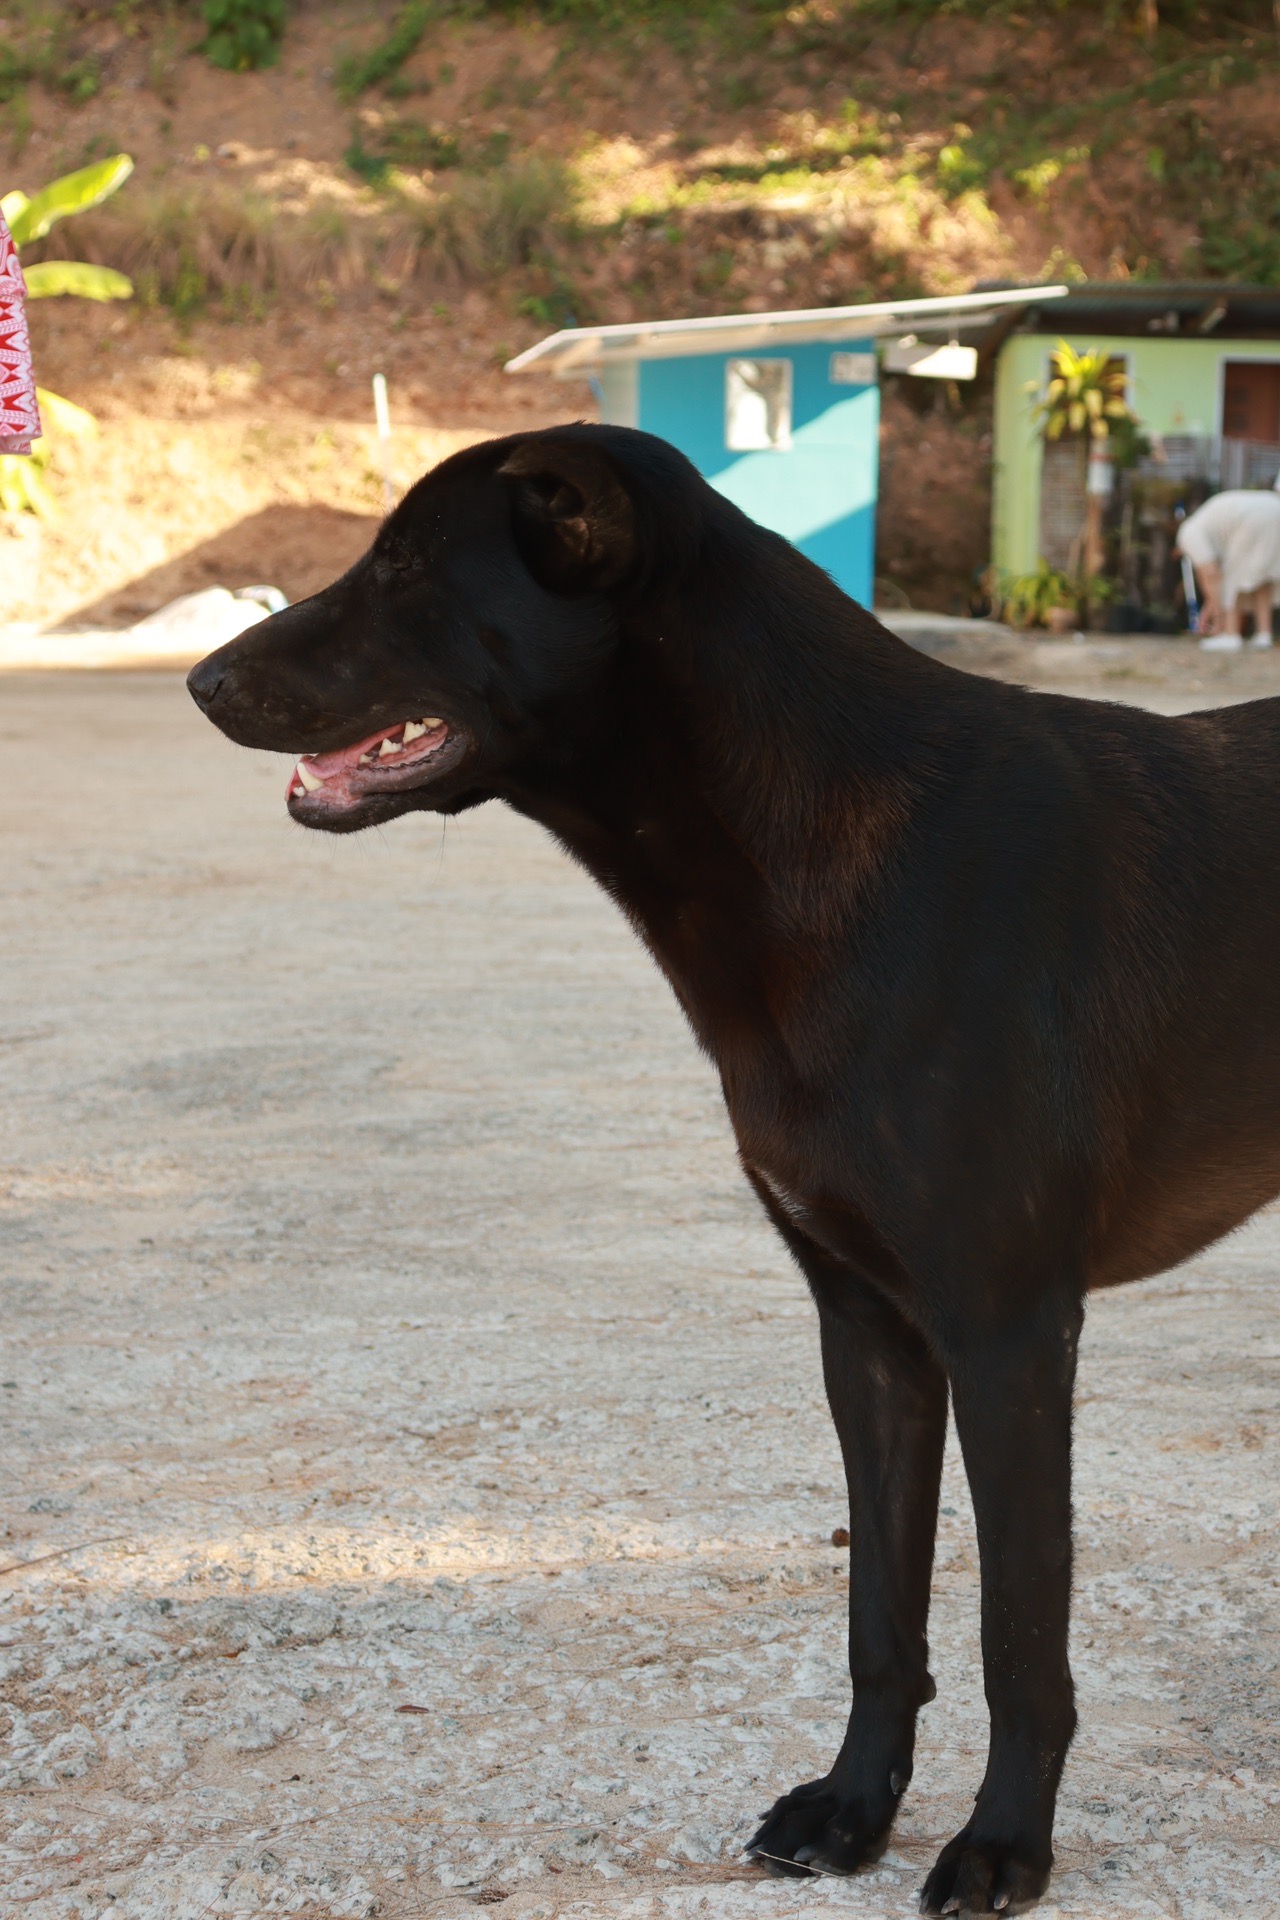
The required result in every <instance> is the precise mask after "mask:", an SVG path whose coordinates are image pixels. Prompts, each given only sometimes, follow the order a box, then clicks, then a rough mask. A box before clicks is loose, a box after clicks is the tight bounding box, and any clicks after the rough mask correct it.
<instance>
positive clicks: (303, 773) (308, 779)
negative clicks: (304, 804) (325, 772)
mask: <svg viewBox="0 0 1280 1920" xmlns="http://www.w3.org/2000/svg"><path fill="white" fill-rule="evenodd" d="M294 771H295V772H296V773H297V776H298V778H299V780H301V782H302V784H303V786H304V787H305V788H306V790H307V792H308V793H314V792H315V790H316V788H317V787H322V786H323V785H324V781H323V780H317V778H316V776H315V774H314V773H312V772H311V770H310V768H309V767H305V766H304V765H303V763H302V761H301V760H299V762H298V764H297V767H296V768H295V769H294Z"/></svg>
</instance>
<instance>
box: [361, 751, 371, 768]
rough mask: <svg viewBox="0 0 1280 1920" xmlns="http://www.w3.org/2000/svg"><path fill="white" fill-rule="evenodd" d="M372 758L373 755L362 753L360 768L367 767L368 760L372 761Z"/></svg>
mask: <svg viewBox="0 0 1280 1920" xmlns="http://www.w3.org/2000/svg"><path fill="white" fill-rule="evenodd" d="M372 758H373V755H372V754H371V753H362V754H361V755H360V765H361V766H362V767H367V766H368V764H369V762H370V760H372Z"/></svg>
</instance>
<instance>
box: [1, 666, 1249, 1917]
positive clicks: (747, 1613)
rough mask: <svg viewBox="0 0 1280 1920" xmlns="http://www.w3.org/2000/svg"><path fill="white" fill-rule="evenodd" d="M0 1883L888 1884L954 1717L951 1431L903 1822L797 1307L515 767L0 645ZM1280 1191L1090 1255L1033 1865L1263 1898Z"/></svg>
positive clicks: (971, 1599) (970, 1709)
mask: <svg viewBox="0 0 1280 1920" xmlns="http://www.w3.org/2000/svg"><path fill="white" fill-rule="evenodd" d="M0 691H2V695H3V722H2V723H0V725H2V729H3V732H4V734H5V736H6V739H5V765H6V773H7V780H6V834H5V866H4V879H5V889H6V912H5V935H4V948H5V989H6V990H5V996H4V1001H3V1007H2V1009H0V1073H3V1076H4V1095H3V1103H2V1104H0V1128H2V1129H3V1144H2V1146H0V1160H2V1161H3V1170H2V1175H0V1218H2V1224H3V1229H4V1236H5V1238H4V1270H3V1278H4V1323H3V1356H2V1358H0V1381H2V1384H0V1402H2V1403H3V1416H2V1417H3V1420H4V1422H5V1437H4V1442H3V1449H4V1450H3V1456H2V1457H3V1460H4V1463H5V1465H4V1474H3V1482H2V1487H0V1491H2V1494H3V1505H2V1515H3V1524H4V1528H5V1532H4V1539H3V1542H0V1575H2V1577H0V1675H2V1676H3V1688H2V1692H0V1700H2V1702H3V1705H2V1706H0V1740H2V1745H0V1782H2V1784H3V1794H2V1795H0V1822H3V1840H4V1852H3V1862H4V1864H3V1882H2V1883H0V1884H3V1887H4V1894H3V1896H2V1898H0V1906H2V1907H3V1910H4V1911H5V1912H6V1913H13V1914H14V1915H18V1914H21V1915H23V1916H29V1917H30V1920H72V1917H73V1916H74V1920H87V1917H88V1916H97V1915H101V1914H104V1913H107V1912H108V1911H109V1912H111V1913H112V1914H113V1915H115V1916H119V1917H120V1920H221V1916H233V1915H238V1916H246V1915H258V1914H262V1915H267V1914H277V1913H279V1914H285V1913H287V1914H298V1915H303V1916H329V1915H332V1916H366V1915H373V1914H379V1915H383V1916H386V1917H387V1920H400V1917H401V1916H404V1917H405V1920H412V1917H413V1916H417V1915H422V1914H428V1913H429V1914H433V1915H435V1914H461V1913H463V1912H465V1911H468V1910H470V1908H471V1907H472V1906H474V1905H476V1904H480V1905H492V1906H495V1907H501V1909H502V1911H503V1913H504V1914H507V1915H510V1916H513V1920H553V1917H554V1916H565V1920H605V1917H606V1916H607V1920H704V1917H705V1920H750V1917H753V1916H764V1917H766V1920H784V1917H785V1920H791V1916H797V1915H801V1914H812V1913H815V1912H822V1913H825V1912H827V1911H831V1912H835V1913H838V1914H841V1915H848V1916H850V1917H851V1920H861V1917H862V1916H889V1915H899V1914H903V1915H905V1914H909V1913H912V1912H914V1910H915V1898H916V1890H917V1889H918V1887H919V1885H920V1883H921V1881H922V1879H923V1877H924V1873H925V1871H926V1870H927V1867H928V1865H929V1864H930V1862H931V1861H932V1858H933V1856H934V1854H935V1853H936V1851H937V1849H938V1847H939V1846H940V1845H941V1844H942V1843H943V1841H944V1840H946V1839H947V1838H948V1837H949V1836H950V1834H951V1833H952V1832H953V1831H955V1829H956V1828H957V1827H958V1826H959V1825H960V1824H961V1823H962V1822H963V1820H964V1818H965V1816H966V1813H967V1810H968V1807H969V1805H970V1804H971V1801H972V1795H973V1793H974V1791H975V1789H976V1787H977V1785H978V1781H979V1778H980V1775H981V1770H982V1760H983V1749H984V1723H983V1715H982V1688H981V1677H980V1672H979V1667H978V1659H977V1587H976V1564H975V1552H974V1546H973V1536H972V1520H971V1513H970V1508H969V1503H968V1499H967V1495H966V1491H965V1488H964V1483H963V1479H962V1476H961V1474H960V1473H959V1471H958V1468H957V1464H956V1460H955V1456H954V1452H953V1453H952V1455H951V1456H950V1457H949V1460H948V1466H947V1477H946V1486H945V1492H944V1499H943V1518H942V1525H941V1537H940V1545H939V1553H938V1567H937V1576H936V1581H935V1589H936V1598H935V1610H934V1622H933V1639H934V1647H935V1653H934V1670H935V1672H936V1674H937V1678H938V1686H939V1692H938V1699H937V1702H936V1703H935V1704H934V1705H933V1706H931V1707H929V1708H928V1709H927V1710H926V1712H925V1714H924V1716H923V1719H922V1737H921V1743H920V1750H919V1754H918V1759H917V1771H916V1778H915V1781H914V1782H913V1785H912V1787H911V1789H910V1792H909V1794H908V1796H907V1799H906V1802H905V1805H904V1810H903V1816H902V1822H901V1825H900V1828H899V1830H898V1833H897V1836H896V1838H895V1841H894V1844H893V1846H892V1848H891V1849H890V1851H889V1853H888V1854H887V1855H886V1857H885V1858H884V1860H883V1861H882V1862H881V1863H880V1864H879V1865H878V1866H877V1867H876V1868H874V1869H873V1870H872V1871H871V1872H869V1873H867V1874H865V1875H862V1876H860V1877H858V1878H857V1879H855V1880H852V1881H832V1880H823V1881H818V1882H807V1883H796V1882H782V1881H777V1880H771V1879H769V1878H767V1877H766V1876H764V1875H763V1874H761V1873H759V1872H758V1871H757V1870H755V1869H752V1868H749V1867H747V1866H745V1865H744V1864H743V1862H742V1860H741V1857H740V1848H741V1845H742V1842H743V1840H744V1839H745V1838H746V1836H747V1835H748V1833H749V1832H750V1830H751V1828H752V1825H753V1823H754V1820H755V1818H756V1816H757V1815H758V1814H759V1813H760V1812H761V1811H762V1810H763V1809H764V1808H765V1807H766V1806H767V1805H768V1804H769V1802H770V1801H771V1799H772V1798H773V1797H774V1795H775V1794H776V1793H778V1792H779V1791H781V1790H783V1789H785V1788H786V1787H788V1786H790V1785H792V1784H794V1783H795V1782H796V1781H798V1780H800V1779H803V1778H807V1777H810V1776H812V1775H813V1774H815V1773H816V1772H819V1771H821V1770H822V1769H823V1768H824V1767H825V1765H826V1763H827V1761H828V1760H829V1758H830V1757H831V1755H832V1753H833V1752H834V1749H835V1746H836V1744H837V1741H838V1738H839V1734H840V1730H841V1726H842V1721H843V1715H844V1711H845V1692H846V1684H847V1682H846V1679H845V1675H844V1655H843V1642H844V1631H845V1628H844V1592H843V1589H844V1580H845V1574H846V1563H847V1554H845V1553H843V1552H841V1551H839V1550H837V1549H834V1548H832V1547H831V1546H830V1544H829V1540H830V1535H831V1531H832V1528H833V1527H835V1526H838V1525H841V1524H843V1522H844V1519H845V1514H844V1505H843V1495H842V1489H841V1484H840V1478H839V1467H838V1455H837V1449H836V1444H835V1439H834V1435H833V1433H832V1431H831V1428H830V1425H829V1421H828V1418H827V1415H826V1412H825V1409H824V1406H823V1400H822V1392H821V1386H820V1380H819V1369H818V1358H817V1344H816V1330H815V1325H814V1317H813V1314H812V1312H811V1310H810V1308H809V1305H808V1303H807V1300H806V1296H805V1292H804V1288H803V1285H802V1283H801V1281H800V1279H799V1277H798V1276H797V1275H796V1274H795V1273H794V1272H793V1271H792V1270H791V1269H790V1267H789V1265H788V1263H787V1261H786V1259H785V1257H784V1256H783V1254H782V1252H781V1249H780V1248H779V1246H778V1245H777V1243H776V1242H775V1240H774V1239H773V1237H772V1235H771V1233H770V1231H769V1230H768V1228H767V1227H766V1225H765V1224H764V1222H763V1220H762V1219H761V1218H760V1216H759V1215H758V1213H757V1211H756V1208H755V1204H754V1202H753V1201H752V1200H751V1198H750V1197H749V1195H748V1193H747V1191H746V1189H745V1187H744V1184H743V1182H742V1180H741V1178H740V1176H739V1174H738V1172H737V1169H736V1165H735V1161H734V1157H733V1152H732V1145H731V1141H730V1138H729V1134H728V1129H727V1126H726V1123H725V1120H724V1118H723V1115H722V1113H721V1109H720V1105H719V1100H718V1095H717V1090H716V1086H715V1082H714V1077H713V1075H712V1073H711V1072H710V1070H709V1069H708V1067H707V1065H706V1064H705V1062H703V1061H701V1060H700V1058H699V1057H698V1055H697V1054H696V1052H695V1050H694V1048H693V1045H692V1042H691V1041H690V1039H689V1037H688V1035H687V1033H686V1032H685V1030H684V1028H683V1025H682V1023H681V1020H680V1018H679V1016H678V1014H677V1012H676V1010H675V1008H674V1005H673V1003H672V1001H671V998H670V996H669V994H668V993H667V990H666V989H665V987H664V986H663V984H662V983H661V981H660V980H659V978H658V977H657V975H656V974H655V972H654V970H653V969H652V967H651V965H650V963H649V961H648V960H647V959H646V958H645V956H644V955H643V954H642V953H641V951H640V950H639V948H638V947H637V946H636V944H635V942H634V941H633V940H632V938H631V936H630V935H629V933H628V932H627V931H626V929H625V928H624V926H623V925H622V923H621V921H620V920H619V918H618V917H617V915H616V914H615V913H614V911H613V910H612V908H611V907H610V906H609V905H608V903H607V902H606V901H605V899H604V898H603V896H602V895H600V894H599V893H598V892H597V891H596V890H595V889H594V888H593V887H592V886H591V884H590V883H589V882H588V881H587V880H586V879H585V878H583V877H582V876H581V875H580V874H578V873H577V872H575V871H574V870H573V869H572V868H571V867H570V866H569V865H568V864H567V863H566V862H565V861H564V860H563V859H562V858H561V857H560V856H559V854H558V853H557V852H556V851H555V850H554V849H553V847H552V846H551V845H550V844H549V842H548V841H547V840H546V839H545V838H544V837H543V836H542V835H541V834H540V833H538V832H537V831H536V830H534V829H533V828H531V827H529V826H528V825H526V824H524V823H522V822H520V821H518V820H516V819H515V818H514V817H512V816H511V815H508V814H505V813H503V812H501V811H499V810H498V809H496V808H488V809H485V810H484V811H482V812H480V813H477V814H473V815H470V816H468V817H466V818H464V819H460V820H458V821H454V822H451V823H450V824H449V825H448V826H447V828H443V829H442V827H441V825H440V823H439V822H436V821H431V820H427V819H417V820H413V821H409V822H405V823H401V824H400V825H397V826H395V827H393V828H391V829H389V830H388V831H387V832H386V833H385V834H382V835H373V836H365V837H362V838H360V839H358V840H356V841H343V842H334V841H329V840H323V839H321V838H319V837H317V836H308V835H307V834H305V833H304V832H302V831H301V830H299V829H297V828H294V827H291V826H290V825H289V823H288V822H287V820H286V818H285V815H284V807H283V794H284V788H285V782H286V777H287V767H285V766H284V765H283V764H277V763H275V762H270V763H268V762H267V761H265V760H264V759H263V757H261V756H252V755H248V754H245V753H241V752H237V751H236V750H235V749H233V748H232V747H230V746H229V745H227V744H226V743H225V742H224V741H222V740H220V739H219V738H218V736H217V735H216V734H215V733H214V732H213V730H212V729H211V728H209V727H208V726H207V724H206V723H204V722H203V721H202V720H201V719H200V717H199V716H198V714H197V713H196V712H195V709H194V708H193V707H191V706H190V705H189V703H188V702H187V700H186V696H185V694H184V692H183V689H182V685H181V682H180V680H179V679H178V678H177V677H176V676H172V675H154V676H127V675H114V676H112V675H102V676H62V677H58V676H53V675H50V676H44V677H41V676H34V675H33V676H21V675H13V676H10V677H8V678H7V679H6V680H5V681H4V683H3V687H2V689H0ZM1278 1256H1280V1214H1277V1213H1276V1212H1274V1211H1272V1212H1268V1213H1267V1214H1266V1215H1264V1216H1262V1217H1261V1218H1260V1219H1259V1220H1258V1221H1256V1222H1255V1223H1254V1224H1253V1225H1252V1226H1251V1227H1250V1228H1249V1229H1248V1230H1247V1231H1246V1232H1244V1233H1242V1234H1241V1235H1239V1236H1238V1237H1237V1238H1235V1239H1234V1240H1232V1241H1231V1242H1229V1243H1228V1244H1227V1245H1226V1246H1224V1247H1222V1248H1220V1249H1217V1250H1215V1251H1213V1252H1211V1253H1209V1254H1207V1255H1205V1256H1204V1257H1203V1258H1201V1259H1200V1260H1198V1261H1196V1262H1195V1263H1193V1264H1192V1265H1191V1266H1190V1267H1188V1268H1185V1269H1183V1270H1181V1271H1180V1272H1178V1273H1177V1274H1175V1275H1173V1276H1171V1277H1169V1278H1167V1279H1165V1280H1162V1281H1158V1282H1153V1283H1149V1284H1147V1285H1144V1286H1142V1287H1138V1288H1134V1289H1131V1290H1129V1291H1128V1292H1127V1293H1123V1294H1119V1295H1116V1296H1112V1297H1110V1298H1106V1299H1100V1300H1097V1301H1095V1302H1094V1304H1093V1306H1092V1309H1091V1313H1090V1318H1089V1327H1088V1335H1087V1339H1086V1346H1085V1355H1084V1362H1083V1368H1082V1376H1081V1390H1080V1418H1079V1444H1078V1452H1077V1459H1078V1481H1077V1495H1076V1506H1077V1516H1078V1525H1079V1547H1080V1551H1079V1562H1078V1582H1077V1590H1078V1602H1077V1608H1076V1623H1075V1633H1074V1658H1075V1664H1076V1671H1077V1675H1078V1679H1079V1683H1080V1695H1081V1711H1082V1727H1081V1732H1080V1736H1079V1738H1078V1740H1077V1743H1076V1747H1075V1749H1074V1751H1073V1754H1072V1757H1071V1759H1070V1761H1069V1764H1068V1768H1067V1773H1066V1778H1065V1781H1064V1786H1063V1797H1062V1813H1061V1820H1060V1826H1059V1856H1060V1868H1059V1872H1058V1873H1057V1875H1056V1877H1055V1880H1054V1885H1053V1889H1052V1893H1051V1896H1050V1898H1049V1899H1048V1901H1047V1902H1046V1903H1045V1906H1044V1908H1043V1911H1044V1913H1045V1914H1046V1916H1052V1915H1054V1914H1071V1915H1088V1916H1090V1917H1091V1920H1106V1917H1107V1916H1147V1915H1177V1916H1186V1917H1187V1920H1192V1917H1194V1920H1201V1917H1204V1920H1208V1916H1211V1915H1212V1916H1221V1915H1240V1916H1244V1915H1246V1914H1248V1915H1250V1916H1251V1920H1253V1917H1255V1916H1258V1915H1263V1914H1268V1913H1276V1912H1280V1674H1278V1672H1277V1655H1278V1653H1280V1591H1278V1589H1277V1552H1276V1549H1277V1544H1278V1542H1280V1475H1278V1474H1277V1457H1278V1454H1280V1446H1278V1444H1277V1435H1278V1432H1280V1420H1278V1418H1277V1400H1278V1395H1277V1379H1278V1365H1277V1363H1278V1362H1280V1288H1278V1287H1277V1282H1276V1266H1277V1257H1278Z"/></svg>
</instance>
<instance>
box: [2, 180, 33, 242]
mask: <svg viewBox="0 0 1280 1920" xmlns="http://www.w3.org/2000/svg"><path fill="white" fill-rule="evenodd" d="M28 204H29V202H28V200H27V196H26V194H25V193H24V192H23V191H22V189H21V187H15V188H14V189H13V191H12V193H6V194H5V196H4V198H3V199H2V200H0V219H3V221H4V223H5V225H6V227H8V228H9V230H10V231H11V232H12V230H13V223H14V221H15V220H16V219H17V217H18V215H19V214H20V213H21V212H22V209H23V208H24V207H25V206H27V205H28Z"/></svg>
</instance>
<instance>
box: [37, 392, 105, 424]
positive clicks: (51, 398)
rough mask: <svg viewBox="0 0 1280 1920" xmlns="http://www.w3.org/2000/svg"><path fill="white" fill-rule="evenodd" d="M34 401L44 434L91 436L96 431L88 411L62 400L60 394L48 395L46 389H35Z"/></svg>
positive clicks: (71, 402)
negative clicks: (38, 410)
mask: <svg viewBox="0 0 1280 1920" xmlns="http://www.w3.org/2000/svg"><path fill="white" fill-rule="evenodd" d="M36 400H37V402H38V404H39V407H40V418H41V420H42V421H43V423H44V427H45V431H46V432H49V431H52V432H54V433H80V434H85V435H89V436H92V435H93V434H95V433H96V432H97V431H98V423H97V421H96V420H95V419H94V417H93V415H92V414H91V413H90V412H89V411H88V409H87V408H85V407H78V406H77V405H76V403H75V401H74V400H64V399H63V397H62V395H61V394H60V393H50V391H49V389H48V388H47V387H37V388H36Z"/></svg>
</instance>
